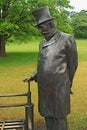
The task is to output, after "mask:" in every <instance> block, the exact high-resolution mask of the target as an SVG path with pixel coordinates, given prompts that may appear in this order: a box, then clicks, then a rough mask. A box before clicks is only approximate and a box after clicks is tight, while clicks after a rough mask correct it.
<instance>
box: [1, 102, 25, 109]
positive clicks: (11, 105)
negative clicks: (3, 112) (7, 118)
mask: <svg viewBox="0 0 87 130" xmlns="http://www.w3.org/2000/svg"><path fill="white" fill-rule="evenodd" d="M25 105H27V103H24V104H5V105H0V108H2V107H18V106H25Z"/></svg>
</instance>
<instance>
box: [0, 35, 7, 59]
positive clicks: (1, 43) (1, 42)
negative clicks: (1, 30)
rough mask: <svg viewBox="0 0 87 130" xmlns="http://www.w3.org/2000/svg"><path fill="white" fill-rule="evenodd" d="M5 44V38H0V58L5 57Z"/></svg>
mask: <svg viewBox="0 0 87 130" xmlns="http://www.w3.org/2000/svg"><path fill="white" fill-rule="evenodd" d="M5 43H6V37H5V36H0V57H6V48H5Z"/></svg>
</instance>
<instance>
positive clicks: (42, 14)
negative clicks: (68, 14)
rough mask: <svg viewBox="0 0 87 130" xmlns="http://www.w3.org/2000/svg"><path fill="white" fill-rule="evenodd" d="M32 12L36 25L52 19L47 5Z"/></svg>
mask: <svg viewBox="0 0 87 130" xmlns="http://www.w3.org/2000/svg"><path fill="white" fill-rule="evenodd" d="M32 14H33V16H34V17H35V18H36V22H37V24H36V26H38V25H40V24H42V23H44V22H46V21H49V20H52V19H53V17H51V16H50V12H49V8H48V6H45V7H41V8H39V9H37V10H35V11H33V12H32Z"/></svg>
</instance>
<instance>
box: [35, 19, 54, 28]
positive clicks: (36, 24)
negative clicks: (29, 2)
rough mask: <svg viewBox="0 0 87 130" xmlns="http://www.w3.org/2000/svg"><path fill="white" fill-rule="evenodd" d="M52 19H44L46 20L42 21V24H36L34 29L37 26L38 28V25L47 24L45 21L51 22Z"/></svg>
mask: <svg viewBox="0 0 87 130" xmlns="http://www.w3.org/2000/svg"><path fill="white" fill-rule="evenodd" d="M53 19H54V18H50V19H46V20H44V21H42V22H39V23H38V24H36V25H35V27H37V26H39V25H40V24H43V23H45V22H47V21H51V20H53Z"/></svg>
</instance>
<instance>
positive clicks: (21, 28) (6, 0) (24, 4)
mask: <svg viewBox="0 0 87 130" xmlns="http://www.w3.org/2000/svg"><path fill="white" fill-rule="evenodd" d="M28 6H29V4H28V1H27V0H0V57H5V56H6V51H5V44H6V41H7V40H8V39H9V38H10V37H11V36H12V35H13V36H15V37H19V38H21V37H22V35H25V34H26V33H29V29H28V28H30V26H29V24H30V22H31V17H29V15H30V10H29V7H28ZM20 36H21V37H20Z"/></svg>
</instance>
